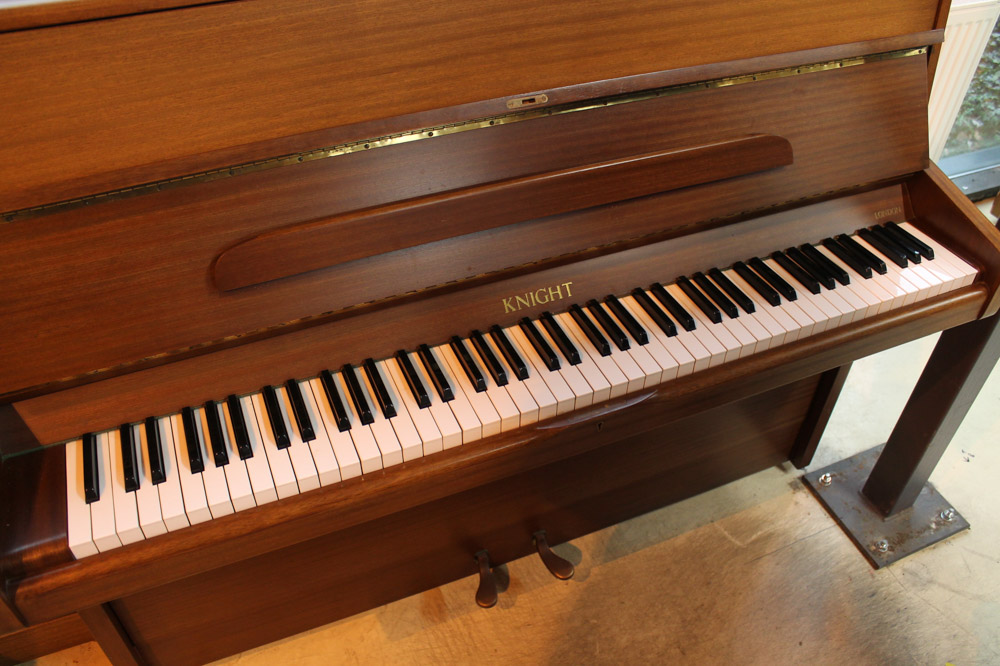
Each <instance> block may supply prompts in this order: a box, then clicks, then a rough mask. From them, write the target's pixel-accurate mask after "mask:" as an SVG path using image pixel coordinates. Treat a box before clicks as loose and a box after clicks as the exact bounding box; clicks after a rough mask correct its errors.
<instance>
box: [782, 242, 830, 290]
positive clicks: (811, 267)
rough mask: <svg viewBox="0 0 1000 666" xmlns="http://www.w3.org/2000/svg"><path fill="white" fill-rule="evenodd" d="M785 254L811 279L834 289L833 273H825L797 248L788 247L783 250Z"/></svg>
mask: <svg viewBox="0 0 1000 666" xmlns="http://www.w3.org/2000/svg"><path fill="white" fill-rule="evenodd" d="M785 256H786V257H788V258H789V259H791V260H792V261H794V262H795V264H796V265H797V266H798V267H799V268H801V269H802V270H804V271H805V272H806V273H807V274H808V275H809V276H810V277H812V279H813V280H815V281H816V282H817V283H819V284H821V285H823V286H824V287H826V288H827V289H835V288H836V287H837V281H836V280H834V279H833V275H831V274H829V273H827V272H826V270H824V269H823V268H822V267H821V266H819V265H818V264H817V263H816V262H815V261H813V260H812V259H810V258H809V257H807V256H806V255H805V253H803V252H802V250H800V249H799V248H797V247H790V248H788V249H787V250H785Z"/></svg>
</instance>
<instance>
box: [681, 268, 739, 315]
mask: <svg viewBox="0 0 1000 666" xmlns="http://www.w3.org/2000/svg"><path fill="white" fill-rule="evenodd" d="M691 279H692V280H694V283H695V284H696V285H698V288H699V289H701V291H702V292H704V294H705V295H706V296H708V297H709V298H710V299H711V300H712V302H713V303H715V304H716V305H717V306H719V309H720V310H722V311H723V312H725V313H726V314H727V315H729V318H730V319H736V318H737V317H739V316H740V311H739V309H737V307H736V304H735V303H733V302H732V301H731V300H729V299H728V298H726V295H725V294H723V293H722V292H721V291H719V288H718V287H716V286H715V283H714V282H712V281H711V280H709V279H708V276H706V275H705V274H704V273H702V272H700V271H699V272H697V273H695V274H694V275H692V276H691Z"/></svg>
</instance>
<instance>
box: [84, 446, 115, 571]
mask: <svg viewBox="0 0 1000 666" xmlns="http://www.w3.org/2000/svg"><path fill="white" fill-rule="evenodd" d="M97 470H98V481H97V488H98V490H99V491H100V499H99V500H98V501H96V502H92V503H91V504H90V525H91V529H92V531H93V535H92V536H93V539H94V545H95V546H97V550H99V551H101V552H102V553H103V552H105V551H108V550H111V549H112V548H119V547H120V546H121V545H122V542H121V539H119V538H118V534H117V533H116V532H115V503H114V493H112V492H111V476H112V474H111V452H110V449H109V447H108V435H107V433H103V432H102V433H100V434H99V435H97Z"/></svg>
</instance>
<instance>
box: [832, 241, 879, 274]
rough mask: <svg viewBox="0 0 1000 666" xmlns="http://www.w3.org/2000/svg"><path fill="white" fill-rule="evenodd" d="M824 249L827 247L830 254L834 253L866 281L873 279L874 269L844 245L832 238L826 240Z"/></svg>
mask: <svg viewBox="0 0 1000 666" xmlns="http://www.w3.org/2000/svg"><path fill="white" fill-rule="evenodd" d="M823 247H825V248H826V249H828V250H829V251H830V252H833V253H834V254H835V255H837V258H838V259H840V260H841V261H843V262H844V263H845V264H847V265H848V266H850V267H851V270H853V271H854V272H855V273H857V274H858V275H860V276H861V277H863V278H865V279H866V280H870V279H871V277H872V267H871V266H869V265H868V264H867V263H865V260H864V259H862V258H861V257H859V256H858V255H856V254H854V253H853V252H851V251H849V250H848V249H847V248H846V247H844V246H843V245H842V244H840V243H838V242H837V241H835V240H834V239H832V238H824V239H823Z"/></svg>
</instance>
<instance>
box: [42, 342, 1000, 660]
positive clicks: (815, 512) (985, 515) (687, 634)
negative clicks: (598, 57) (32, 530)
mask: <svg viewBox="0 0 1000 666" xmlns="http://www.w3.org/2000/svg"><path fill="white" fill-rule="evenodd" d="M934 341H935V338H934V337H931V338H925V339H922V340H918V341H916V342H913V343H910V344H908V345H904V346H902V347H898V348H896V349H892V350H889V351H887V352H884V353H882V354H878V355H876V356H873V357H870V358H867V359H863V360H861V361H859V362H857V363H856V364H855V366H854V368H853V370H852V372H851V375H850V377H849V379H848V382H847V385H846V387H845V389H844V392H843V395H842V397H841V399H840V401H839V403H838V405H837V408H836V410H835V412H834V414H833V417H832V419H831V422H830V425H829V427H828V429H827V432H826V435H825V436H824V438H823V441H822V442H821V445H820V449H819V452H818V454H817V456H816V459H815V461H814V463H813V468H816V467H822V466H824V465H827V464H829V463H831V462H835V461H837V460H840V459H842V458H844V457H846V456H850V455H852V454H854V453H856V452H858V451H861V450H864V449H867V448H869V447H871V446H873V445H875V444H877V443H879V442H882V441H884V440H885V439H886V437H887V436H888V434H889V432H890V431H891V429H892V426H893V425H894V423H895V420H896V417H897V416H898V414H899V412H900V410H901V409H902V406H903V403H904V402H905V400H906V397H907V396H908V394H909V392H910V390H911V388H912V386H913V383H914V382H915V380H916V377H917V375H918V374H919V371H920V369H921V367H922V365H923V362H924V360H925V359H926V357H927V355H928V354H929V353H930V351H931V349H932V347H933V344H934ZM998 440H1000V370H997V371H994V372H993V374H992V375H991V377H990V379H989V382H988V383H987V385H986V387H985V388H984V390H983V392H982V393H981V394H980V396H979V399H978V400H977V401H976V403H975V405H974V406H973V408H972V410H971V412H970V413H969V415H968V417H967V418H966V420H965V422H964V424H963V425H962V428H961V430H960V431H959V433H958V435H957V436H956V438H955V440H954V441H953V442H952V444H951V446H950V447H949V449H948V451H947V452H946V453H945V455H944V458H943V459H942V461H941V463H940V464H939V465H938V467H937V469H936V470H935V472H934V475H933V477H932V482H933V483H934V484H935V485H936V486H937V488H938V489H939V490H940V491H941V493H942V494H943V495H944V496H945V497H946V498H947V499H948V500H949V501H950V502H952V503H953V505H954V506H955V507H956V508H958V509H959V510H960V511H961V512H962V514H963V515H964V516H965V517H966V518H967V519H968V520H969V522H970V523H971V524H972V529H971V530H970V531H968V532H965V533H963V534H960V535H957V536H955V537H953V538H952V539H950V540H949V541H946V542H943V543H941V544H938V545H936V546H934V547H931V548H929V549H927V550H924V551H922V552H920V553H918V554H916V555H913V556H911V557H909V558H907V559H904V560H902V561H900V562H898V563H896V564H894V565H892V566H890V567H888V568H885V569H882V570H878V571H876V570H873V569H872V568H871V567H870V566H869V565H868V564H867V562H866V561H865V559H864V558H863V557H862V556H861V554H860V553H859V552H858V551H857V550H856V549H855V548H854V546H853V545H852V544H851V542H850V541H849V540H848V538H847V537H846V536H845V535H844V534H843V533H842V532H841V531H840V529H839V528H838V527H837V526H836V524H835V523H834V522H833V520H832V519H830V518H829V517H828V516H827V514H826V513H825V512H824V511H823V509H822V508H821V507H820V506H819V504H818V503H817V502H816V500H815V499H814V498H813V497H812V495H811V494H810V493H809V492H808V491H806V490H805V489H804V487H803V486H802V484H801V482H800V481H799V477H800V475H801V472H799V471H798V470H795V469H794V468H792V467H791V466H790V465H785V466H783V467H780V468H773V469H768V470H765V471H763V472H761V473H759V474H755V475H753V476H750V477H747V478H745V479H742V480H740V481H737V482H735V483H731V484H729V485H727V486H724V487H721V488H718V489H716V490H713V491H711V492H708V493H705V494H703V495H699V496H697V497H694V498H692V499H689V500H686V501H684V502H680V503H678V504H675V505H673V506H669V507H666V508H664V509H661V510H659V511H655V512H653V513H650V514H647V515H644V516H640V517H638V518H635V519H633V520H630V521H627V522H625V523H622V524H620V525H616V526H614V527H612V528H609V529H606V530H602V531H600V532H597V533H594V534H591V535H588V536H586V537H583V538H581V539H577V540H575V541H573V542H572V543H569V544H564V545H562V546H559V547H557V548H556V550H557V551H558V552H559V553H561V554H562V555H564V556H566V557H568V558H569V559H571V560H573V561H574V562H575V563H577V572H576V576H575V577H574V578H573V579H572V580H571V581H568V582H562V581H558V580H556V579H554V578H552V577H551V576H550V575H549V574H548V573H547V572H546V570H545V569H544V568H543V566H542V564H541V562H540V561H539V560H538V559H537V558H535V557H531V558H525V559H522V560H517V561H515V562H512V563H511V564H510V565H508V566H507V567H506V572H507V574H508V575H509V577H510V586H509V589H507V591H506V592H504V593H503V594H502V595H501V597H500V603H499V604H498V605H497V607H495V608H493V609H490V610H482V609H479V608H477V607H476V606H475V603H474V601H473V595H474V593H475V588H476V581H475V580H474V579H473V578H472V577H469V578H466V579H462V580H459V581H455V582H454V583H451V584H449V585H445V586H443V587H441V588H438V589H434V590H431V591H428V592H425V593H423V594H419V595H416V596H413V597H409V598H407V599H403V600H400V601H398V602H395V603H393V604H390V605H388V606H384V607H381V608H377V609H374V610H371V611H368V612H366V613H362V614H360V615H357V616H355V617H352V618H348V619H345V620H342V621H339V622H335V623H333V624H329V625H326V626H323V627H320V628H317V629H314V630H312V631H308V632H305V633H303V634H299V635H297V636H294V637H291V638H288V639H286V640H283V641H278V642H276V643H272V644H270V645H266V646H264V647H261V648H258V649H255V650H251V651H248V652H245V653H242V654H239V655H235V656H233V657H231V658H228V659H225V660H222V661H220V662H218V663H219V664H226V665H235V664H241V665H248V666H249V665H257V664H260V665H265V664H266V665H271V664H328V663H346V664H369V663H376V664H377V663H417V664H451V663H468V662H478V663H487V664H511V663H530V664H578V663H588V664H589V663H609V664H610V663H614V664H618V663H636V662H648V661H657V662H666V663H675V662H679V661H681V660H684V661H685V662H687V663H694V664H715V663H739V664H776V663H778V664H789V663H809V664H847V663H849V664H911V663H912V664H921V665H923V664H927V665H931V664H940V665H944V664H947V663H951V664H955V665H956V666H969V665H973V664H1000V483H998V479H1000V447H998V446H997V444H996V443H997V441H998ZM37 663H38V664H44V665H45V666H56V665H62V664H90V663H95V664H96V663H106V662H105V661H104V658H103V655H102V654H101V653H100V651H99V650H98V649H97V648H96V645H95V644H93V643H90V644H87V645H84V646H80V647H77V648H74V649H72V650H66V651H64V652H61V653H58V654H55V655H50V656H49V657H46V658H44V659H40V660H38V662H37Z"/></svg>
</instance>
